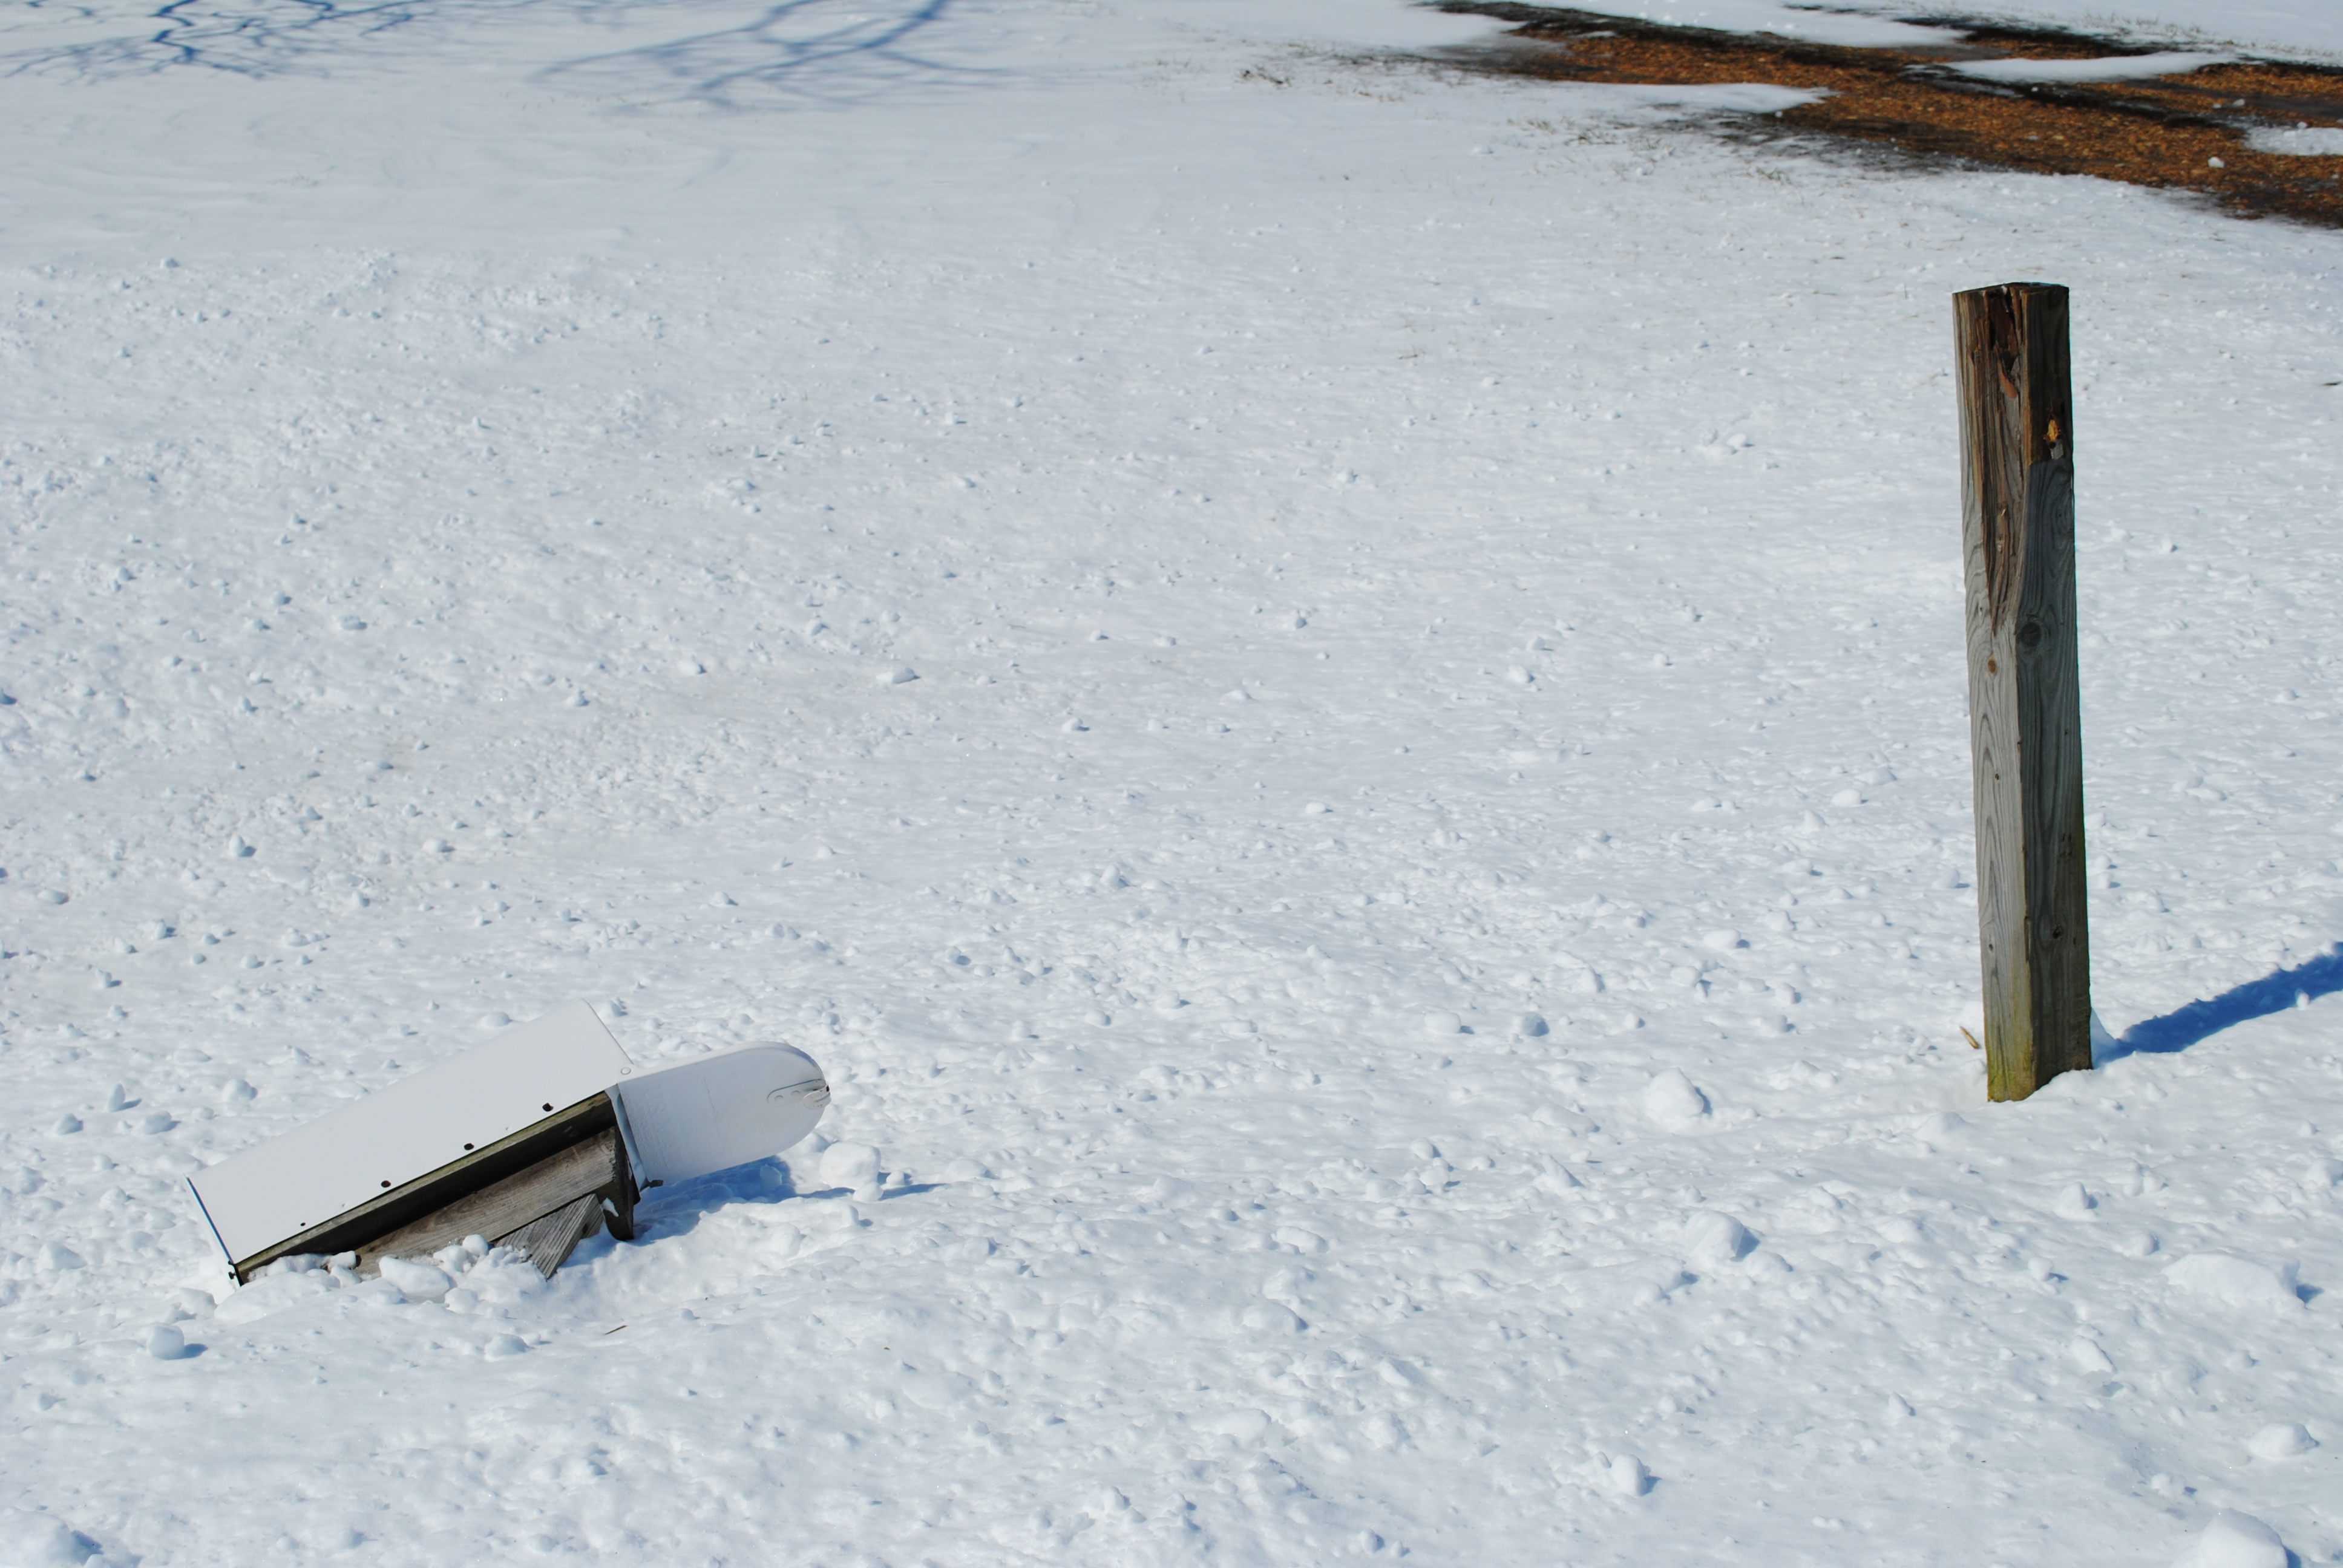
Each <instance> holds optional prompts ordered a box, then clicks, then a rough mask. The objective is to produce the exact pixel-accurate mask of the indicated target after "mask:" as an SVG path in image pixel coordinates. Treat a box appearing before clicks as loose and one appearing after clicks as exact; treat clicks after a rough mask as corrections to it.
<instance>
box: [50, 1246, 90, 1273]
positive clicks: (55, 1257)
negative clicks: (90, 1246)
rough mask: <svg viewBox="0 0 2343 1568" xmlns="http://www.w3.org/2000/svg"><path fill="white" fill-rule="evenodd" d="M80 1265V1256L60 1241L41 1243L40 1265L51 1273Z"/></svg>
mask: <svg viewBox="0 0 2343 1568" xmlns="http://www.w3.org/2000/svg"><path fill="white" fill-rule="evenodd" d="M81 1266H82V1256H81V1254H80V1253H79V1252H76V1251H74V1250H73V1249H72V1248H71V1247H68V1246H66V1245H65V1243H64V1242H62V1241H44V1242H42V1243H41V1267H42V1268H44V1269H46V1270H48V1271H50V1272H51V1273H57V1274H61V1273H64V1272H65V1271H66V1270H68V1269H78V1268H80V1267H81Z"/></svg>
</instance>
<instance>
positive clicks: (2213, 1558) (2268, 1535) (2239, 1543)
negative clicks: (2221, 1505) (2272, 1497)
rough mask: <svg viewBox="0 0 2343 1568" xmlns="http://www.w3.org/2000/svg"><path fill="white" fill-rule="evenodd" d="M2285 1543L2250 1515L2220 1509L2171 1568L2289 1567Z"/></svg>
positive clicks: (2265, 1525)
mask: <svg viewBox="0 0 2343 1568" xmlns="http://www.w3.org/2000/svg"><path fill="white" fill-rule="evenodd" d="M2289 1561H2290V1556H2289V1553H2288V1552H2287V1549H2286V1543H2285V1542H2283V1541H2281V1540H2279V1539H2278V1532H2277V1531H2275V1530H2272V1529H2271V1528H2270V1527H2269V1526H2268V1525H2267V1524H2265V1523H2262V1522H2261V1521H2260V1520H2258V1519H2257V1518H2255V1517H2254V1516H2253V1515H2252V1514H2250V1513H2235V1512H2233V1511H2231V1510H2229V1509H2226V1508H2225V1509H2223V1510H2222V1511H2221V1512H2220V1513H2216V1514H2215V1515H2213V1523H2210V1524H2207V1526H2205V1533H2203V1534H2202V1535H2199V1536H2198V1537H2197V1544H2196V1545H2195V1546H2194V1547H2192V1548H2191V1549H2190V1550H2189V1551H2187V1553H2183V1554H2182V1556H2181V1557H2180V1559H2179V1561H2177V1562H2176V1563H2174V1564H2173V1565H2172V1568H2288V1563H2289Z"/></svg>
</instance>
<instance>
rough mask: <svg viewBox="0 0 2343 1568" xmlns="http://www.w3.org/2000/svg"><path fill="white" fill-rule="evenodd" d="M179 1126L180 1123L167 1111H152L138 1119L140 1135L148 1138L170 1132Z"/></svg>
mask: <svg viewBox="0 0 2343 1568" xmlns="http://www.w3.org/2000/svg"><path fill="white" fill-rule="evenodd" d="M177 1125H178V1123H177V1122H176V1121H173V1120H172V1117H171V1113H170V1112H169V1111H148V1112H147V1113H146V1115H144V1116H142V1117H140V1118H139V1119H138V1131H139V1134H140V1136H142V1137H146V1138H152V1137H154V1136H155V1135H156V1133H159V1132H168V1131H171V1129H172V1128H174V1127H176V1126H177Z"/></svg>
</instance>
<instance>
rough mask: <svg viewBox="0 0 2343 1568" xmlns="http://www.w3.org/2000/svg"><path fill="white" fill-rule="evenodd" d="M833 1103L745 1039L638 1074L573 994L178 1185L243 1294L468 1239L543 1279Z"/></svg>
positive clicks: (816, 1081) (805, 1067) (808, 1064)
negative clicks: (277, 1271) (292, 1272)
mask: <svg viewBox="0 0 2343 1568" xmlns="http://www.w3.org/2000/svg"><path fill="white" fill-rule="evenodd" d="M829 1103H830V1085H829V1083H828V1082H827V1081H824V1080H823V1078H822V1075H821V1069H820V1068H819V1067H817V1066H816V1065H814V1061H813V1059H812V1058H811V1057H809V1056H807V1055H806V1054H805V1053H804V1052H803V1051H801V1050H796V1049H794V1048H792V1047H790V1046H786V1045H750V1046H743V1047H741V1048H740V1049H739V1050H726V1051H719V1052H715V1053H713V1054H711V1055H708V1056H699V1057H694V1058H692V1059H690V1060H686V1061H679V1062H676V1063H674V1064H672V1065H671V1066H668V1067H661V1068H654V1069H651V1070H648V1071H646V1070H639V1069H638V1068H637V1067H636V1066H635V1064H634V1063H633V1061H632V1060H629V1059H628V1056H627V1053H626V1052H625V1051H624V1050H620V1049H619V1047H618V1041H617V1040H613V1039H611V1038H610V1031H609V1030H607V1029H605V1028H604V1027H603V1026H602V1020H600V1019H599V1018H598V1017H596V1016H595V1013H594V1010H593V1009H592V1008H590V1007H588V1006H587V1005H586V1004H585V1003H584V1002H580V1001H573V1002H568V1003H565V1004H563V1005H562V1006H560V1007H558V1008H556V1009H555V1010H553V1011H551V1012H549V1013H548V1014H546V1015H545V1016H544V1017H543V1018H540V1019H537V1020H533V1021H532V1022H528V1023H524V1024H518V1025H515V1026H514V1027H513V1028H511V1029H508V1030H505V1031H504V1032H503V1033H501V1034H499V1035H498V1036H497V1037H496V1038H495V1039H493V1040H489V1041H488V1042H487V1043H486V1044H483V1045H479V1046H476V1047H474V1048H473V1049H472V1050H468V1051H465V1052H464V1053H463V1054H462V1055H460V1056H456V1057H451V1058H449V1059H448V1060H446V1061H443V1062H441V1063H440V1064H439V1065H438V1066H437V1067H434V1068H431V1069H429V1070H426V1071H423V1072H418V1073H417V1074H416V1075H415V1076H414V1077H412V1078H408V1079H403V1080H401V1081H398V1082H397V1083H394V1084H392V1085H390V1086H389V1087H388V1088H387V1089H383V1090H380V1091H377V1092H376V1093H373V1094H370V1095H367V1097H366V1098H365V1099H363V1100H358V1101H352V1102H351V1103H350V1104H347V1105H345V1106H343V1107H341V1108H340V1109H339V1110H337V1111H330V1112H328V1113H327V1114H326V1115H324V1116H321V1117H319V1118H318V1119H317V1121H312V1122H309V1123H307V1124H306V1125H304V1126H300V1127H297V1128H295V1129H293V1130H292V1131H289V1132H287V1133H285V1134H284V1135H282V1136H281V1137H278V1138H276V1139H274V1140H272V1141H269V1142H266V1143H263V1144H261V1145H259V1146H258V1147H256V1148H253V1149H247V1150H246V1151H244V1152H242V1153H240V1154H236V1155H232V1156H230V1157H229V1158H228V1159H226V1160H223V1161H220V1162H219V1163H218V1164H216V1165H214V1166H212V1167H210V1168H209V1169H207V1170H205V1171H200V1172H198V1173H197V1174H196V1175H195V1176H192V1177H190V1178H189V1179H188V1181H187V1185H188V1186H189V1187H190V1188H191V1189H192V1190H193V1191H194V1192H195V1195H196V1203H197V1204H198V1205H200V1206H201V1208H202V1210H203V1213H204V1218H205V1219H206V1221H208V1222H209V1223H210V1226H211V1231H212V1237H213V1239H214V1240H215V1241H217V1242H218V1243H219V1248H220V1251H221V1252H222V1253H223V1254H224V1255H225V1256H226V1260H227V1264H228V1268H229V1270H230V1271H231V1272H232V1273H234V1274H235V1276H236V1282H237V1283H238V1284H242V1283H243V1282H246V1281H247V1280H249V1279H251V1278H252V1276H253V1275H254V1274H255V1273H256V1272H257V1271H259V1270H261V1269H263V1268H265V1267H266V1266H267V1265H268V1264H269V1263H271V1262H274V1261H276V1260H277V1259H279V1258H284V1257H290V1256H293V1255H295V1254H298V1253H313V1254H332V1253H339V1252H353V1253H356V1254H357V1269H358V1271H359V1272H361V1273H371V1272H374V1271H377V1270H378V1269H379V1267H380V1266H381V1261H382V1260H383V1259H384V1258H402V1257H409V1258H420V1257H428V1256H429V1255H430V1254H431V1253H433V1252H436V1251H438V1250H439V1249H440V1248H442V1247H445V1246H447V1245H449V1244H450V1243H452V1242H456V1241H462V1240H463V1239H464V1238H465V1237H467V1236H471V1235H478V1236H484V1237H486V1238H487V1239H488V1240H489V1241H492V1242H498V1243H502V1244H506V1245H510V1246H514V1247H518V1248H520V1249H521V1250H522V1251H526V1252H527V1253H528V1256H529V1258H530V1260H531V1261H534V1262H535V1263H536V1264H537V1266H538V1268H539V1269H540V1270H542V1271H544V1272H546V1273H547V1274H548V1275H549V1274H551V1273H552V1272H553V1271H554V1270H556V1269H558V1268H559V1267H560V1266H561V1264H562V1261H563V1260H565V1259H567V1258H568V1256H569V1252H570V1250H571V1249H572V1248H574V1247H575V1246H577V1244H578V1241H581V1240H582V1239H584V1238H585V1237H588V1236H591V1235H593V1234H595V1233H596V1232H598V1231H599V1230H600V1229H601V1228H602V1227H603V1226H604V1225H605V1224H608V1226H609V1228H610V1233H611V1234H612V1235H614V1236H616V1237H618V1239H619V1240H621V1241H628V1240H631V1239H632V1238H633V1236H634V1210H635V1203H636V1201H638V1200H639V1198H640V1197H641V1195H642V1193H643V1192H645V1191H648V1190H649V1189H651V1188H653V1187H659V1186H662V1185H664V1184H666V1183H668V1182H672V1181H683V1180H685V1179H686V1178H688V1177H692V1176H701V1175H705V1174H707V1173H708V1172H709V1171H722V1170H726V1169H728V1168H729V1167H731V1166H734V1165H739V1164H743V1163H745V1162H747V1161H751V1160H761V1159H764V1158H765V1157H766V1156H768V1155H772V1154H778V1153H779V1152H780V1151H782V1150H784V1149H787V1148H789V1146H790V1145H791V1144H793V1143H795V1142H796V1141H798V1140H799V1139H800V1138H803V1137H804V1136H805V1135H806V1134H807V1133H809V1132H810V1131H813V1127H814V1123H815V1122H817V1121H820V1120H821V1113H822V1110H823V1108H824V1107H825V1106H827V1105H828V1104H829Z"/></svg>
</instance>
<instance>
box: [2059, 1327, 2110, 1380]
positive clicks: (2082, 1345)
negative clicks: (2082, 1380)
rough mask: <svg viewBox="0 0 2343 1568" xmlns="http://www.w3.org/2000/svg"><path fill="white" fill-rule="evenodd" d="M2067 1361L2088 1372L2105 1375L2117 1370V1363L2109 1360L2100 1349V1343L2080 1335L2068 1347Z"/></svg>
mask: <svg viewBox="0 0 2343 1568" xmlns="http://www.w3.org/2000/svg"><path fill="white" fill-rule="evenodd" d="M2066 1359H2067V1360H2068V1361H2071V1362H2074V1363H2075V1364H2076V1365H2077V1366H2078V1367H2080V1368H2082V1369H2083V1370H2084V1371H2085V1372H2102V1373H2104V1372H2113V1371H2115V1370H2116V1363H2115V1362H2112V1361H2109V1360H2108V1359H2107V1352H2106V1351H2104V1350H2101V1349H2100V1348H2099V1342H2098V1341H2097V1340H2093V1339H2086V1338H2083V1337H2082V1336H2080V1335H2077V1337H2076V1339H2075V1341H2074V1342H2073V1343H2071V1344H2069V1345H2068V1346H2067V1347H2066Z"/></svg>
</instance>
